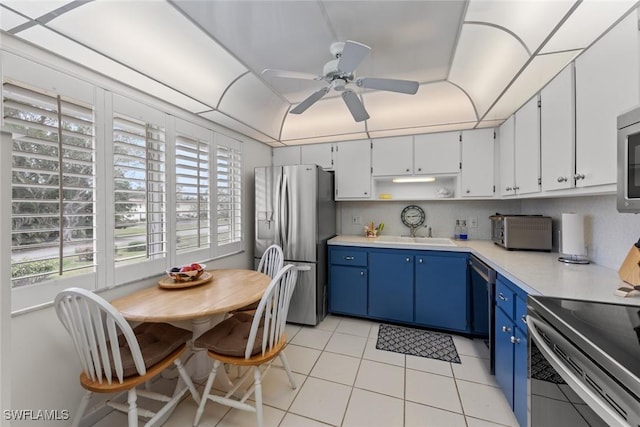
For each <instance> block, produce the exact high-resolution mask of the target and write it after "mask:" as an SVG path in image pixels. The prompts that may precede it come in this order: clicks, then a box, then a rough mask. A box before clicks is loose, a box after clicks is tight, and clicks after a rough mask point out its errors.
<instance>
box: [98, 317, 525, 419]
mask: <svg viewBox="0 0 640 427" xmlns="http://www.w3.org/2000/svg"><path fill="white" fill-rule="evenodd" d="M378 327H379V322H371V321H367V320H361V319H353V318H348V317H338V316H328V317H327V318H326V319H325V320H324V321H323V322H322V323H321V324H320V325H318V326H316V327H300V326H294V325H288V326H287V337H288V341H289V344H288V346H287V347H286V349H285V352H286V355H287V358H288V360H289V364H290V365H291V369H292V371H293V372H294V377H295V379H296V381H297V384H298V387H297V388H296V389H295V390H293V389H291V387H290V385H289V382H288V380H287V376H286V374H285V372H284V371H283V370H281V369H272V370H271V371H270V372H269V374H268V375H267V376H266V377H265V381H264V388H263V395H264V402H265V406H264V421H265V426H267V427H271V426H273V427H321V426H342V427H360V426H362V427H377V426H380V427H396V426H397V427H402V426H405V427H410V426H411V427H413V426H425V427H431V426H433V427H488V426H512V427H518V423H517V421H516V419H515V417H514V415H513V413H512V412H511V409H510V408H509V405H508V403H507V401H506V400H505V397H504V395H503V394H502V391H501V390H500V388H498V386H497V384H496V382H495V379H494V377H493V376H492V375H490V374H489V359H488V357H489V352H488V349H487V347H486V345H485V344H484V342H483V341H481V340H472V339H468V338H465V337H460V336H456V335H454V336H453V339H454V342H455V345H456V348H457V350H458V353H459V355H460V359H461V361H462V363H461V364H457V363H449V362H442V361H438V360H434V359H428V358H423V357H415V356H405V355H403V354H398V353H393V352H388V351H382V350H377V349H376V339H377V333H378ZM199 389H200V390H201V389H202V385H200V386H199ZM195 412H196V404H195V402H193V400H192V399H191V398H190V397H189V398H185V400H183V401H182V402H181V403H180V405H179V406H178V408H176V410H175V412H174V413H173V414H172V416H171V418H170V419H169V421H167V423H165V424H164V425H165V427H184V426H191V425H192V423H193V418H194V416H195ZM120 417H121V414H112V415H109V417H107V418H105V419H103V420H102V421H101V422H100V423H99V426H100V427H108V426H109V427H110V426H116V425H118V426H120V425H125V424H126V419H125V418H120ZM200 426H203V427H210V426H217V427H232V426H237V427H247V426H255V415H254V414H253V413H249V412H245V411H240V410H237V409H230V408H228V407H226V406H223V405H219V404H217V403H213V402H211V401H209V402H208V403H207V406H206V408H205V412H204V415H203V417H202V420H201V421H200Z"/></svg>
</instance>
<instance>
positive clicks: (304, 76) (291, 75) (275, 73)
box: [262, 68, 323, 80]
mask: <svg viewBox="0 0 640 427" xmlns="http://www.w3.org/2000/svg"><path fill="white" fill-rule="evenodd" d="M262 75H263V76H267V77H280V78H285V79H299V80H322V79H323V77H322V76H316V75H314V74H309V73H299V72H297V71H286V70H274V69H271V68H267V69H265V70H262Z"/></svg>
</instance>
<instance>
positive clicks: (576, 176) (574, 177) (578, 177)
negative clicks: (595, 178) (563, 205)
mask: <svg viewBox="0 0 640 427" xmlns="http://www.w3.org/2000/svg"><path fill="white" fill-rule="evenodd" d="M573 179H575V180H576V181H578V180H580V179H584V174H583V173H577V174H575V175H573Z"/></svg>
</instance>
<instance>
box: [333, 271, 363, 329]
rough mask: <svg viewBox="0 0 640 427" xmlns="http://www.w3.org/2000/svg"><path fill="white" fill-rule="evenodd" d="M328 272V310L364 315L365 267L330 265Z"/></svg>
mask: <svg viewBox="0 0 640 427" xmlns="http://www.w3.org/2000/svg"><path fill="white" fill-rule="evenodd" d="M329 274H330V279H329V311H330V312H331V313H341V314H353V315H356V316H366V315H367V269H366V268H358V267H347V266H342V265H332V266H331V267H330V272H329Z"/></svg>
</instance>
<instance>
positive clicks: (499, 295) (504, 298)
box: [498, 292, 508, 301]
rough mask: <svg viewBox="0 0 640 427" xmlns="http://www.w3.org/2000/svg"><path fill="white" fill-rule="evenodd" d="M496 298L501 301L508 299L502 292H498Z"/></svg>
mask: <svg viewBox="0 0 640 427" xmlns="http://www.w3.org/2000/svg"><path fill="white" fill-rule="evenodd" d="M498 298H500V299H501V300H502V301H508V299H507V297H505V296H504V295H503V294H502V292H500V293H499V294H498Z"/></svg>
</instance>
